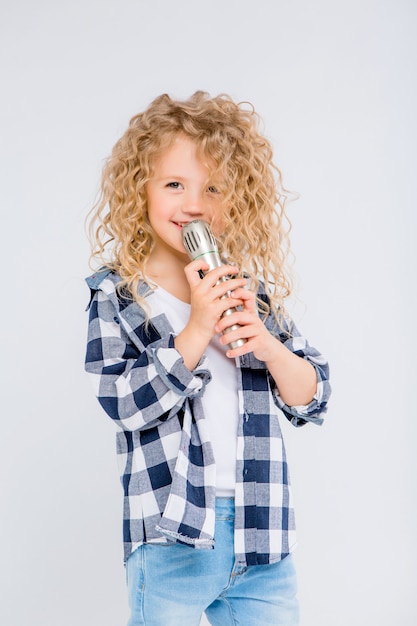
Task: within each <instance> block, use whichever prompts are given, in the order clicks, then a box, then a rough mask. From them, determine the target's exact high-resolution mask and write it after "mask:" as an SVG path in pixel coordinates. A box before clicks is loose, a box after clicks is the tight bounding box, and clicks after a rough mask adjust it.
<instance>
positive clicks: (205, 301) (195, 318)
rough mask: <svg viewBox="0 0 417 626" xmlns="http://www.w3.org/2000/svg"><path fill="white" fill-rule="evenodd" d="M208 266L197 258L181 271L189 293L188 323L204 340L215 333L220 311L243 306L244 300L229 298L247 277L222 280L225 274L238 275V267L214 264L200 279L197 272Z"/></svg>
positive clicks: (204, 269) (204, 270)
mask: <svg viewBox="0 0 417 626" xmlns="http://www.w3.org/2000/svg"><path fill="white" fill-rule="evenodd" d="M208 269H209V266H208V265H207V264H206V263H205V262H204V261H202V260H201V259H196V260H195V261H192V263H190V264H189V265H187V266H186V267H185V270H184V271H185V275H186V278H187V280H188V283H189V285H190V292H191V313H190V318H189V321H188V324H187V326H188V327H189V328H190V329H194V330H195V332H196V333H198V334H199V335H200V336H203V337H205V338H206V339H207V343H208V342H209V341H210V339H211V338H212V337H214V335H215V334H216V330H215V325H216V323H217V322H218V321H219V319H220V318H221V316H222V315H223V313H224V312H225V311H226V310H227V309H230V308H231V307H235V306H239V305H243V301H242V300H240V299H239V298H236V297H232V296H231V293H230V292H232V291H233V290H235V289H237V288H242V287H243V286H244V285H245V284H246V282H247V281H246V278H230V279H229V280H227V281H221V279H222V278H224V277H226V276H233V275H236V274H237V272H238V269H237V268H236V267H235V266H233V265H222V266H221V267H217V268H216V269H214V270H211V271H209V272H207V273H206V275H205V276H204V278H201V277H200V273H201V272H206V271H207V270H208ZM243 291H244V290H243Z"/></svg>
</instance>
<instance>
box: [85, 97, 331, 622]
mask: <svg viewBox="0 0 417 626" xmlns="http://www.w3.org/2000/svg"><path fill="white" fill-rule="evenodd" d="M280 178H281V177H280V173H279V170H278V169H277V168H276V167H275V166H274V165H273V162H272V151H271V146H270V144H269V142H268V141H267V140H266V139H265V137H263V136H262V135H261V133H260V132H259V130H258V118H257V115H256V113H255V112H254V111H253V109H252V108H250V107H248V106H247V105H246V106H243V105H239V104H236V103H235V102H233V100H231V99H230V98H229V97H228V96H224V95H222V96H219V97H216V98H210V97H209V96H208V95H207V94H206V93H203V92H197V93H195V94H194V95H193V96H192V97H191V98H190V99H189V100H187V101H174V100H172V99H171V98H170V97H169V96H168V95H162V96H160V97H158V98H157V99H156V100H154V101H153V102H152V103H151V104H150V106H149V107H148V108H147V109H146V110H145V111H144V112H143V113H141V114H139V115H136V116H135V117H134V118H133V119H132V120H131V122H130V124H129V127H128V129H127V131H126V133H125V134H124V135H123V137H122V138H121V139H120V140H119V141H118V142H117V143H116V145H115V147H114V149H113V152H112V155H111V157H110V158H109V160H108V161H107V164H106V166H105V168H104V172H103V180H102V193H101V196H100V200H99V202H98V204H97V206H96V207H95V209H94V212H93V215H92V222H91V235H92V241H93V256H94V257H95V258H97V259H99V260H100V263H101V264H102V266H101V269H100V270H99V271H97V272H96V273H95V274H93V275H92V276H91V277H90V278H88V279H87V282H88V285H89V287H90V289H91V302H90V307H89V309H90V321H89V334H88V346H87V355H86V369H87V371H88V372H89V373H90V375H91V378H92V380H93V383H94V386H95V390H96V394H97V397H98V400H99V402H100V404H101V406H102V407H103V409H104V410H105V411H106V413H107V414H108V415H109V416H110V417H111V418H112V419H113V420H114V421H115V423H116V426H117V428H118V432H117V453H118V460H119V463H120V471H121V480H122V484H123V489H124V545H125V561H126V570H127V582H128V593H129V604H130V608H131V617H130V621H129V626H137V625H139V624H146V625H147V626H198V624H199V623H200V619H201V617H202V615H203V614H204V613H205V614H206V616H207V619H208V620H209V622H210V623H211V624H214V625H217V626H228V625H229V624H244V625H247V626H256V625H264V626H271V625H272V624H274V625H280V624H282V625H285V626H292V625H294V624H297V623H298V604H297V599H296V580H295V572H294V567H293V563H292V557H291V552H292V550H293V548H294V546H295V532H294V531H295V529H294V514H293V508H292V499H291V491H290V485H289V477H288V469H287V462H286V456H285V450H284V445H283V441H282V436H281V431H280V426H279V420H278V415H279V414H280V412H282V413H283V414H284V415H285V417H286V418H287V419H288V420H290V422H291V423H292V424H294V425H295V426H301V425H303V424H306V423H307V422H313V423H316V424H320V423H321V422H322V415H323V413H325V411H326V404H327V400H328V397H329V394H330V387H329V383H328V366H327V363H326V361H325V359H324V358H323V356H321V354H320V353H319V352H318V351H317V350H315V349H314V348H312V347H311V346H310V345H309V344H308V342H307V341H306V339H305V338H304V337H302V336H301V335H300V334H299V332H298V330H297V329H296V327H295V326H294V324H293V323H292V322H291V320H290V319H289V318H288V315H287V314H286V311H285V306H284V301H285V298H286V297H287V296H288V295H289V293H290V291H291V281H290V279H289V277H288V274H287V270H286V260H287V258H288V252H289V247H288V238H287V235H286V232H287V231H286V229H285V228H284V226H285V223H286V222H285V220H286V216H285V210H284V200H285V194H284V190H283V187H282V185H281V182H280ZM196 219H199V220H204V221H205V222H208V223H209V224H210V226H211V229H212V231H213V233H214V235H215V237H216V238H217V240H218V242H219V248H220V252H221V256H222V258H223V259H224V265H222V266H221V267H218V268H216V269H212V270H211V271H208V270H209V266H208V265H207V264H206V263H205V262H204V260H202V259H196V260H194V261H192V262H190V259H189V257H188V255H187V253H186V250H185V248H184V245H183V243H182V236H181V229H182V227H183V226H184V225H185V224H187V223H189V222H191V221H192V220H196ZM202 276H203V278H201V277H202ZM222 277H229V280H227V281H221V280H220V279H222ZM230 308H235V309H236V310H235V312H233V313H232V314H231V315H227V316H225V317H222V314H223V313H224V312H225V311H226V310H228V309H230ZM232 325H236V327H235V329H234V330H232V331H230V332H227V333H226V334H223V332H224V331H225V330H226V329H228V328H230V327H231V326H232ZM239 339H244V340H246V341H245V342H239V344H243V345H240V346H239V347H235V348H231V347H229V344H230V343H233V345H236V344H234V342H236V341H237V340H239Z"/></svg>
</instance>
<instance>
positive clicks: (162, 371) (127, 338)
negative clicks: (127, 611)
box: [86, 270, 330, 565]
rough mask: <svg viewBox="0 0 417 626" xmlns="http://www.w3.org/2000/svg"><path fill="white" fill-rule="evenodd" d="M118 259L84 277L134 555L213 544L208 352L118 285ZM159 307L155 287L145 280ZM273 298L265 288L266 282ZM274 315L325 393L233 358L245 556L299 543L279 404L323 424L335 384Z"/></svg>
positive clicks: (89, 361)
mask: <svg viewBox="0 0 417 626" xmlns="http://www.w3.org/2000/svg"><path fill="white" fill-rule="evenodd" d="M119 280H120V278H119V277H118V275H117V274H114V273H112V272H110V271H109V270H104V271H99V272H97V273H96V274H94V275H93V276H91V277H89V278H87V284H88V285H89V287H90V290H91V301H90V304H89V311H90V313H89V330H88V345H87V353H86V370H87V372H89V373H90V375H91V378H92V380H93V384H94V387H95V392H96V395H97V398H98V400H99V402H100V404H101V406H102V407H103V409H104V410H105V412H106V413H107V414H108V415H109V416H110V417H111V418H112V419H113V420H114V421H115V423H116V425H117V427H118V432H117V435H116V443H117V454H118V461H119V468H120V474H121V482H122V485H123V489H124V546H125V551H124V555H125V560H126V559H127V558H128V557H129V555H130V554H131V552H133V550H135V549H136V548H137V547H138V546H139V545H141V544H142V543H143V542H164V543H166V542H167V541H172V540H174V541H181V542H183V543H186V544H189V545H190V546H192V547H194V548H211V547H213V545H214V526H215V516H214V507H215V492H216V466H215V459H214V456H213V450H212V446H211V443H210V438H209V435H208V428H207V423H206V420H205V416H204V411H203V406H202V401H201V398H202V396H203V394H204V390H205V387H206V385H208V384H209V383H210V379H211V375H210V366H209V363H208V361H207V358H206V357H205V356H203V357H202V359H201V361H200V363H199V364H198V365H197V367H196V368H195V369H194V371H190V370H188V368H187V367H186V366H185V365H184V362H183V359H182V357H181V355H180V354H179V352H178V351H177V350H176V349H175V346H174V332H173V329H172V327H171V326H170V324H169V322H168V320H167V318H166V316H165V315H164V314H160V315H156V316H152V315H151V319H150V323H149V324H146V317H145V314H144V312H143V310H142V309H141V308H140V307H139V306H138V305H137V304H136V303H135V302H132V300H131V299H125V298H124V297H123V294H120V293H118V291H117V289H116V286H117V283H118V282H119ZM139 290H140V293H141V295H145V294H146V297H147V301H148V302H149V304H150V307H151V310H152V298H153V294H152V292H150V291H149V287H148V285H147V284H146V283H144V282H143V283H142V284H141V285H140V287H139ZM258 295H259V296H260V297H261V298H264V300H266V296H265V293H264V292H262V291H261V292H260V293H259V294H258ZM265 324H266V326H267V328H268V329H269V330H270V332H271V333H272V334H274V335H275V336H276V337H278V338H279V339H280V341H281V342H282V343H284V344H285V345H286V346H287V347H288V348H289V349H290V350H291V351H293V352H294V353H296V354H298V355H299V356H300V357H302V358H305V359H307V360H308V361H309V362H310V363H311V364H312V365H313V366H314V367H315V369H316V372H317V393H316V396H315V398H314V399H313V401H312V402H311V403H310V404H309V405H307V406H305V407H290V406H287V405H286V404H284V402H283V401H282V400H281V398H280V396H279V391H278V389H277V386H276V384H275V382H274V380H273V378H272V377H271V375H270V374H269V372H268V370H267V369H266V366H265V363H263V362H261V361H259V360H257V359H256V358H255V357H254V356H253V354H252V353H250V354H246V355H244V356H243V357H240V358H239V359H236V364H237V367H238V368H239V370H240V376H239V389H238V395H239V412H240V419H239V427H238V440H237V470H236V488H235V556H236V560H237V561H238V562H239V563H241V564H243V565H258V564H266V563H272V562H274V561H278V560H280V559H282V558H284V557H285V556H287V555H288V554H289V553H290V552H291V550H292V549H293V547H294V545H295V525H294V512H293V507H292V498H291V488H290V484H289V477H288V469H287V461H286V455H285V449H284V444H283V440H282V435H281V430H280V426H279V420H278V415H279V413H280V410H281V411H282V412H283V413H284V415H285V416H286V417H287V418H288V419H289V420H290V422H291V423H292V424H294V426H301V425H303V424H306V423H307V422H313V423H316V424H321V422H322V421H323V420H322V415H323V414H324V413H325V411H326V405H327V400H328V397H329V395H330V386H329V383H328V366H327V363H326V361H325V359H324V358H323V356H321V355H320V353H319V352H318V351H317V350H315V349H314V348H312V347H311V346H310V345H309V344H308V342H307V341H306V339H304V338H303V337H301V336H300V334H299V333H298V331H297V329H296V328H295V326H294V325H293V324H291V328H290V330H291V337H290V338H288V336H287V335H286V334H285V333H284V332H282V331H280V329H279V328H278V326H277V324H276V321H275V319H274V317H273V315H270V316H269V317H268V318H267V319H266V321H265Z"/></svg>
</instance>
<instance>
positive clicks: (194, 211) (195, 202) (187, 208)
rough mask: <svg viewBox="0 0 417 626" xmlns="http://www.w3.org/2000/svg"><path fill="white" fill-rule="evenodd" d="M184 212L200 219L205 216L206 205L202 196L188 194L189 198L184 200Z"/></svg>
mask: <svg viewBox="0 0 417 626" xmlns="http://www.w3.org/2000/svg"><path fill="white" fill-rule="evenodd" d="M182 210H183V212H184V213H186V214H187V215H191V216H193V217H199V216H201V215H203V214H204V212H205V204H204V200H203V198H202V197H201V195H200V194H197V193H189V194H187V196H186V197H185V198H184V202H183V205H182Z"/></svg>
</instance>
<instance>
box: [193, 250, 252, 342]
mask: <svg viewBox="0 0 417 626" xmlns="http://www.w3.org/2000/svg"><path fill="white" fill-rule="evenodd" d="M200 258H201V259H203V260H204V261H205V262H206V263H207V265H209V267H210V269H209V270H207V271H210V270H213V269H215V268H216V267H220V266H221V265H223V263H222V262H221V259H220V255H219V254H218V253H217V252H206V253H204V254H202V255H200ZM206 273H207V272H202V274H203V275H205V274H206ZM228 280H229V277H228V276H222V277H221V278H220V280H218V281H217V283H216V284H217V285H218V284H219V283H224V282H227V281H228ZM230 294H231V292H230V291H228V292H227V293H225V294H224V296H222V297H221V300H223V299H224V298H230ZM235 311H237V309H236V307H232V308H230V309H226V311H224V313H223V314H222V317H227V316H228V315H231V314H232V313H234V312H235ZM239 327H240V326H239V324H233V325H232V326H228V327H227V328H225V330H224V331H223V333H222V334H223V335H226V334H227V333H230V332H231V331H232V330H237V329H238V328H239ZM245 343H246V339H237V340H236V341H231V342H230V343H229V347H230V348H232V349H233V348H240V346H243V345H244V344H245Z"/></svg>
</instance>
